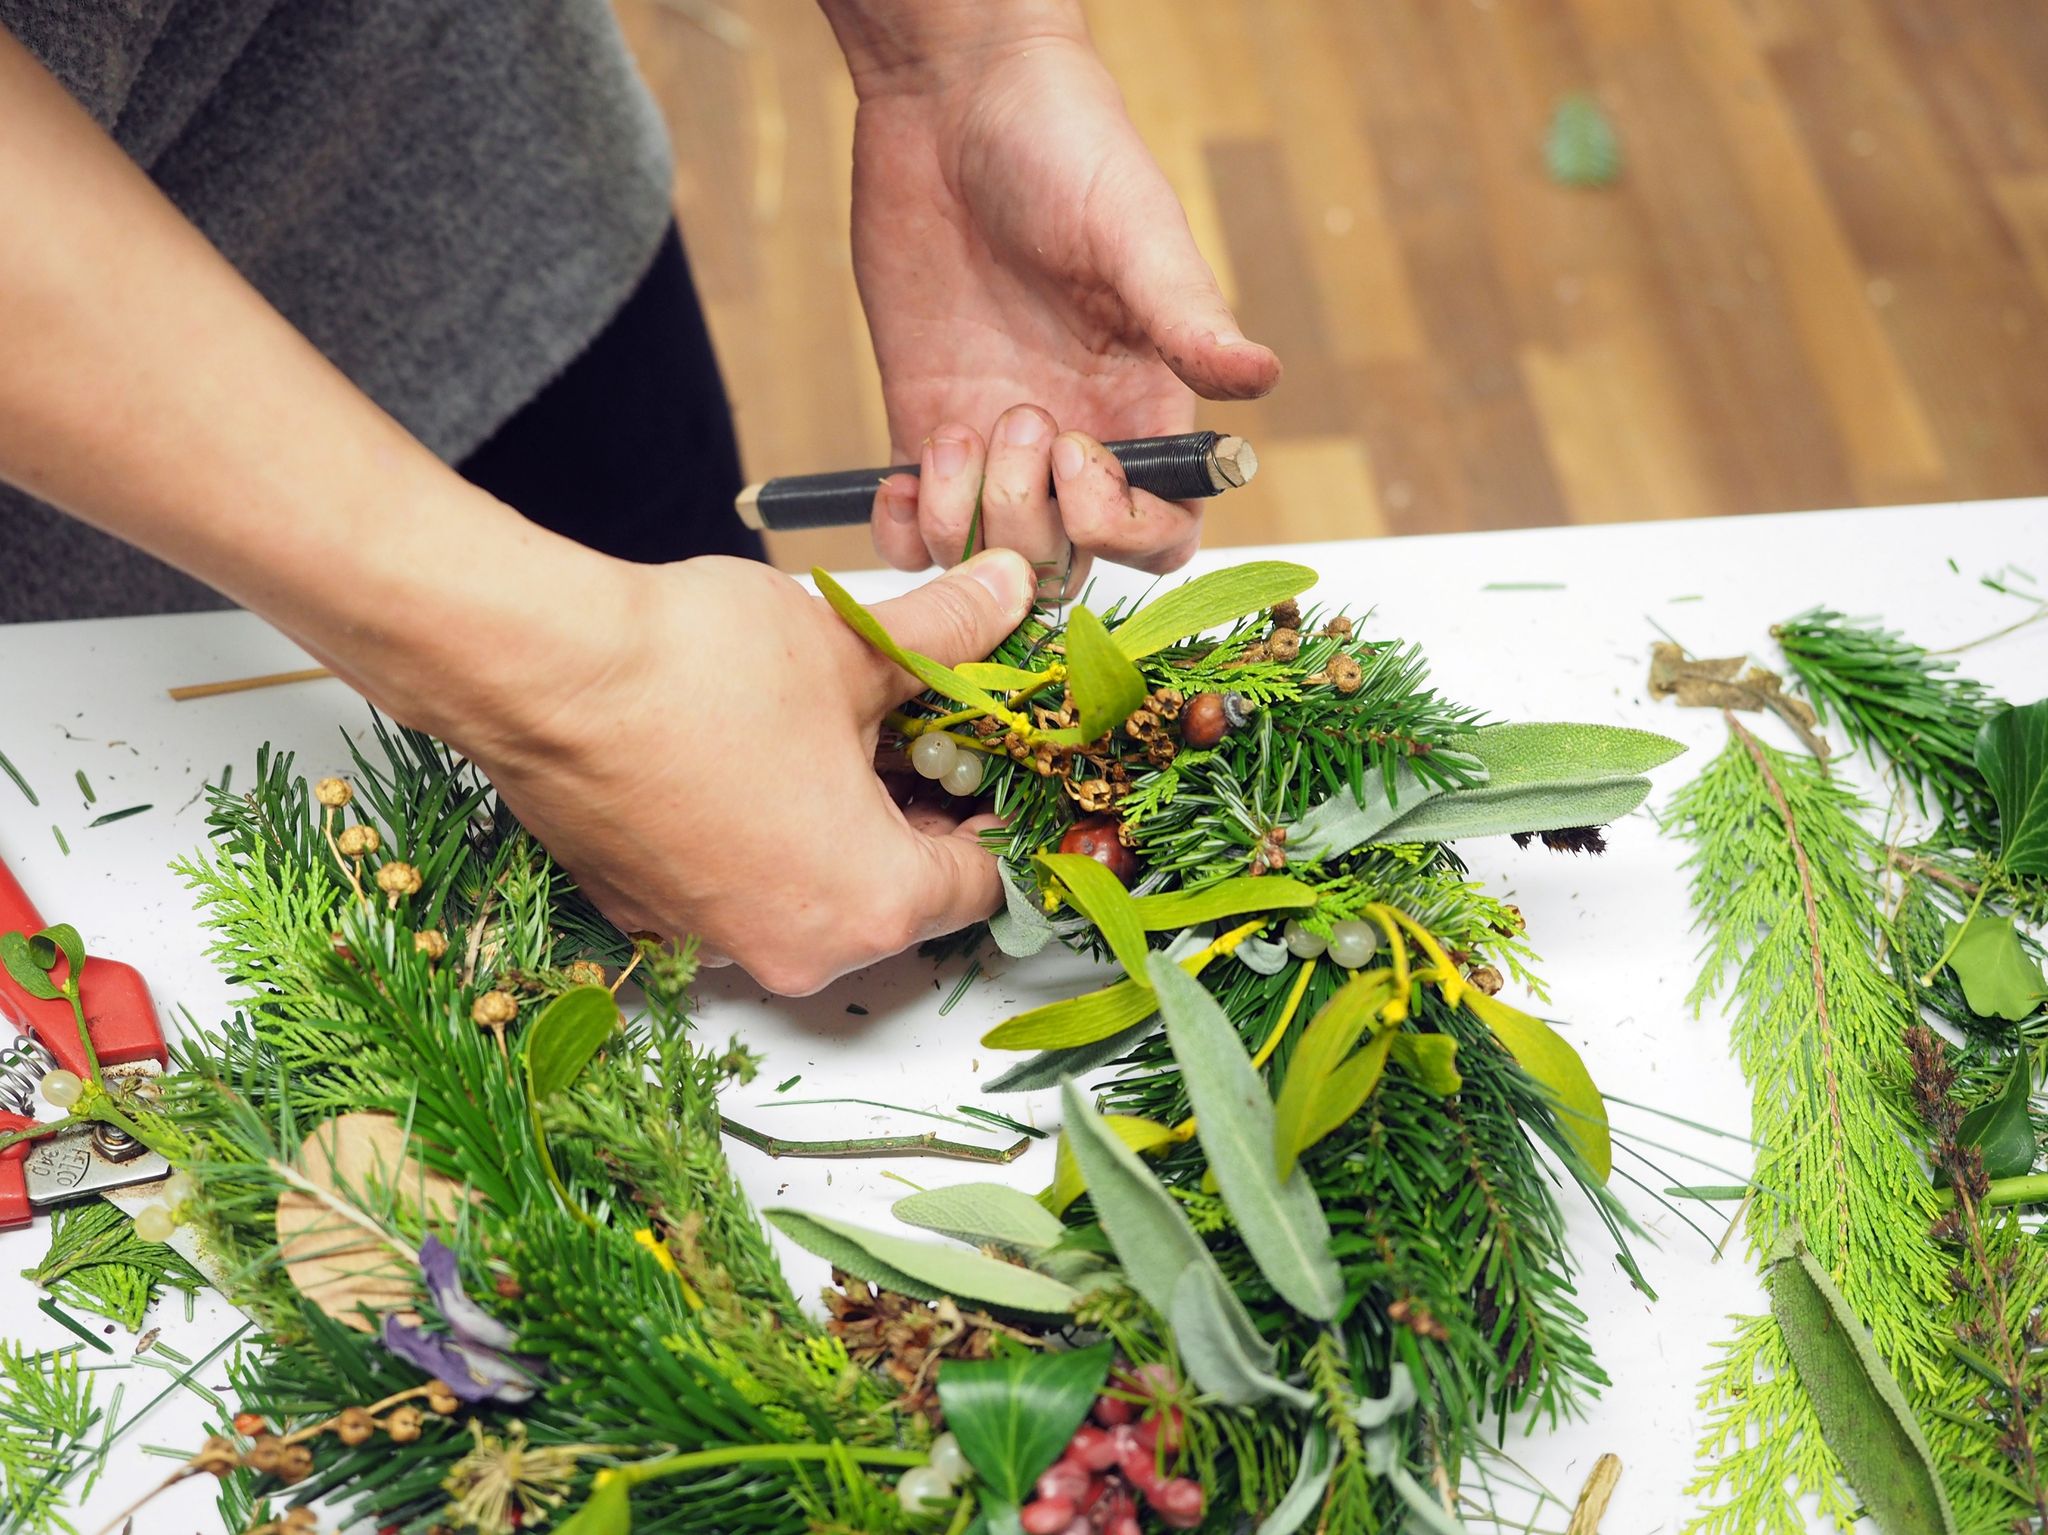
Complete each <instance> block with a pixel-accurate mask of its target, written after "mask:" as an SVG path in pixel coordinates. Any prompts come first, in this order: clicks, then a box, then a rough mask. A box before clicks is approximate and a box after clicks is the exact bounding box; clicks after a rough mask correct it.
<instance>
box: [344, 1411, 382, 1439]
mask: <svg viewBox="0 0 2048 1535" xmlns="http://www.w3.org/2000/svg"><path fill="white" fill-rule="evenodd" d="M376 1432H377V1420H376V1419H375V1418H373V1417H371V1416H370V1415H369V1414H368V1413H367V1412H365V1411H363V1409H362V1408H360V1407H347V1408H343V1409H342V1413H341V1416H340V1417H338V1418H336V1419H335V1420H334V1437H335V1438H337V1439H339V1440H340V1441H341V1442H342V1443H343V1444H346V1445H358V1444H361V1443H363V1442H364V1441H365V1440H366V1439H368V1438H369V1437H370V1436H371V1435H372V1434H374V1433H376Z"/></svg>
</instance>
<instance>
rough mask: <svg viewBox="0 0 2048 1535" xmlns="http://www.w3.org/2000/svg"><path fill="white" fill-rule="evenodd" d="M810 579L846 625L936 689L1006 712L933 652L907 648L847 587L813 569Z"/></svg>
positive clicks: (972, 706)
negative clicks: (919, 651)
mask: <svg viewBox="0 0 2048 1535" xmlns="http://www.w3.org/2000/svg"><path fill="white" fill-rule="evenodd" d="M811 580H813V581H814V582H816V583H817V587H818V591H819V592H820V593H821V594H822V595H823V596H824V598H825V601H826V602H828V603H830V604H831V606H832V611H833V612H835V613H837V614H838V615H839V616H840V617H841V618H843V619H845V620H846V624H847V627H848V628H850V629H852V630H853V632H854V633H855V634H858V635H859V636H860V637H861V638H862V639H864V640H866V641H867V642H868V643H869V644H870V645H872V646H874V647H875V649H876V650H879V651H880V652H881V653H882V654H883V655H885V656H887V657H888V658H889V659H890V660H891V661H894V662H895V663H896V664H897V665H898V666H900V667H902V668H903V669H904V670H905V671H907V672H909V673H910V675H911V676H913V677H915V678H916V679H917V680H918V681H919V682H921V683H923V684H924V685H925V686H926V687H928V688H930V689H931V690H932V691H933V692H934V693H941V694H943V695H945V696H946V697H947V698H950V699H952V700H953V701H954V702H955V703H962V704H965V705H967V706H968V707H969V708H970V709H984V710H986V711H987V712H989V713H990V714H1002V713H1006V712H1008V711H1007V707H1006V706H1005V705H1004V704H1002V703H1001V702H999V701H998V700H997V699H995V698H993V697H991V696H990V695H989V693H988V692H987V691H986V690H985V689H982V688H978V687H976V686H975V685H974V684H973V683H971V682H969V681H968V680H967V679H966V678H965V677H963V676H961V675H960V673H958V672H957V671H955V670H954V669H953V668H952V667H950V666H943V665H941V664H940V663H939V662H937V661H934V660H933V659H932V658H931V657H930V656H921V655H919V654H918V653H917V652H916V651H914V650H905V649H904V648H903V647H902V646H901V645H899V644H897V643H896V641H895V640H894V639H893V638H892V637H891V636H890V634H889V631H888V630H887V629H884V628H883V627H882V624H881V621H880V620H879V619H877V618H876V617H875V615H874V614H872V613H870V612H869V611H868V610H867V609H866V608H864V607H862V606H861V605H860V604H859V603H857V602H855V601H854V600H853V597H852V596H851V595H850V594H849V593H848V592H847V590H846V588H845V587H843V586H841V585H840V584H839V583H838V582H837V581H835V580H833V579H832V578H831V577H830V576H828V575H826V574H825V572H824V571H822V570H817V569H813V570H812V571H811Z"/></svg>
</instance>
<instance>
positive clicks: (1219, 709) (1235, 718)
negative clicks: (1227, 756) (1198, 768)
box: [1180, 693, 1252, 751]
mask: <svg viewBox="0 0 2048 1535" xmlns="http://www.w3.org/2000/svg"><path fill="white" fill-rule="evenodd" d="M1251 719H1252V711H1251V706H1250V705H1248V704H1247V703H1246V702H1245V701H1244V697H1243V695H1242V694H1238V693H1197V694H1196V695H1195V696H1194V697H1193V698H1190V699H1189V700H1188V701H1187V704H1186V705H1185V706H1184V707H1183V708H1182V709H1181V711H1180V738H1181V740H1182V741H1184V742H1186V743H1187V744H1188V745H1189V746H1191V747H1193V748H1195V750H1197V751H1203V750H1206V749H1207V748H1209V747H1211V746H1215V745H1217V744H1219V743H1220V742H1221V741H1222V740H1223V738H1224V737H1225V736H1227V735H1229V734H1230V732H1231V731H1233V730H1239V729H1242V728H1243V727H1244V726H1246V725H1249V724H1250V723H1251Z"/></svg>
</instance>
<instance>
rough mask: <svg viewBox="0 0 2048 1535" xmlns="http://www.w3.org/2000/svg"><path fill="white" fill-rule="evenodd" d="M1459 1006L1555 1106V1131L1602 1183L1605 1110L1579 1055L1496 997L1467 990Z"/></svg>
mask: <svg viewBox="0 0 2048 1535" xmlns="http://www.w3.org/2000/svg"><path fill="white" fill-rule="evenodd" d="M1465 1006H1467V1007H1468V1008H1470V1009H1471V1010H1472V1013H1473V1016H1475V1017H1476V1018H1478V1019H1479V1021H1480V1022H1481V1023H1483V1024H1485V1025H1486V1026H1487V1027H1488V1028H1489V1029H1491V1030H1492V1031H1493V1037H1494V1038H1495V1039H1497V1040H1499V1041H1500V1042H1501V1044H1503V1045H1504V1046H1506V1047H1507V1052H1508V1054H1510V1055H1512V1056H1513V1057H1514V1058H1515V1060H1516V1061H1517V1063H1519V1064H1520V1066H1521V1068H1522V1070H1524V1071H1526V1072H1527V1073H1529V1075H1530V1076H1531V1077H1533V1078H1535V1080H1536V1081H1537V1082H1538V1083H1539V1084H1540V1085H1542V1086H1543V1087H1544V1088H1546V1089H1547V1090H1548V1091H1549V1093H1550V1096H1551V1097H1552V1099H1554V1100H1555V1102H1556V1106H1557V1127H1558V1129H1560V1130H1562V1131H1563V1132H1564V1136H1565V1139H1566V1140H1568V1141H1570V1142H1571V1143H1572V1144H1573V1145H1574V1146H1576V1147H1577V1148H1578V1150H1579V1154H1580V1155H1581V1156H1583V1157H1584V1158H1585V1159H1586V1165H1587V1166H1588V1167H1590V1168H1591V1169H1592V1170H1593V1172H1594V1173H1595V1174H1596V1175H1597V1176H1598V1177H1599V1179H1600V1180H1601V1182H1603V1183H1604V1182H1606V1181H1607V1175H1608V1174H1609V1173H1611V1172H1612V1171H1613V1170H1614V1147H1613V1143H1612V1142H1611V1141H1610V1140H1609V1138H1608V1134H1607V1105H1606V1104H1605V1103H1604V1102H1603V1101H1602V1100H1601V1097H1600V1089H1599V1088H1597V1087H1595V1086H1594V1085H1593V1078H1592V1075H1591V1074H1590V1073H1589V1072H1588V1071H1587V1070H1586V1063H1585V1062H1584V1061H1582V1060H1580V1059H1579V1052H1578V1051H1576V1050H1574V1049H1573V1048H1572V1047H1571V1046H1570V1045H1569V1044H1567V1043H1566V1042H1565V1039H1564V1036H1563V1035H1561V1034H1559V1033H1558V1032H1557V1031H1556V1030H1555V1029H1553V1028H1551V1026H1550V1025H1549V1024H1547V1023H1544V1022H1543V1021H1542V1020H1541V1019H1537V1018H1531V1017H1530V1016H1529V1015H1528V1014H1527V1013H1525V1012H1522V1011H1521V1010H1519V1009H1518V1008H1512V1007H1509V1006H1508V1005H1507V1004H1506V1003H1505V1002H1502V1001H1500V1000H1499V999H1498V998H1495V997H1489V996H1487V995H1486V994H1485V993H1483V992H1479V991H1474V990H1471V989H1470V988H1467V990H1466V992H1465Z"/></svg>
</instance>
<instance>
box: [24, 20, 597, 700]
mask: <svg viewBox="0 0 2048 1535" xmlns="http://www.w3.org/2000/svg"><path fill="white" fill-rule="evenodd" d="M0 207H5V208H6V209H7V210H8V224H9V233H8V236H7V238H6V239H5V240H4V241H0V479H5V480H8V481H10V482H12V483H14V484H16V485H19V486H20V487H22V488H23V489H25V490H27V491H29V492H30V493H32V494H34V495H36V496H39V497H41V498H43V499H44V500H47V501H49V502H51V503H53V504H55V505H57V506H60V507H62V508H64V509H65V510H66V511H68V512H70V513H72V514H73V515H75V516H77V517H80V518H81V519H83V520H85V521H87V522H90V523H92V524H94V525H95V526H97V527H100V528H102V529H104V530H106V531H107V532H110V533H113V534H115V535H117V536H119V537H121V538H123V539H126V540H127V541H129V542H131V543H134V544H137V545H139V546H141V547H142V548H145V549H147V550H149V551H150V552H152V553H154V554H156V555H158V556H159V557H160V558H162V559H165V560H167V561H169V562H170V563H172V564H174V565H177V566H179V567H180V568H182V569H184V570H187V571H189V572H191V573H192V574H193V575H195V576H198V577H199V578H201V579H202V580H205V581H207V582H209V583H211V584H212V585H214V586H216V587H218V588H219V589H220V590H222V591H224V592H226V593H227V594H228V595H229V596H231V597H233V598H235V599H236V600H237V601H239V602H241V603H243V604H244V605H246V606H247V607H249V608H251V609H253V610H255V611H256V612H259V613H261V614H263V615H264V616H265V617H267V618H269V619H271V620H272V621H273V622H275V623H277V624H278V625H279V626H280V627H281V628H284V629H285V630H287V631H288V632H289V633H291V634H292V635H293V636H294V637H295V638H297V639H298V640H300V641H301V642H302V643H303V644H305V645H306V646H307V647H308V648H309V649H311V650H312V651H314V652H315V653H316V654H317V655H318V656H320V657H321V659H323V660H324V661H326V662H327V663H328V664H329V665H331V666H333V667H334V668H335V669H336V670H337V671H338V672H340V673H341V674H342V675H343V676H345V677H347V678H348V679H349V680H350V681H351V682H353V683H355V684H356V685H357V686H358V687H360V688H361V689H362V690H363V691H364V692H365V693H366V694H368V695H369V696H370V697H371V698H372V699H373V700H375V701H376V702H378V703H379V704H381V705H383V706H384V707H386V708H387V709H390V710H392V711H394V712H396V713H398V714H399V715H400V716H401V717H403V718H407V719H409V720H412V721H415V722H419V723H422V724H426V725H429V726H433V727H439V728H447V725H448V723H449V722H450V720H451V718H452V717H453V716H452V715H451V712H450V710H449V709H448V707H447V706H448V704H449V702H450V701H451V700H452V699H454V698H458V697H460V698H462V699H464V700H465V703H466V704H468V705H475V706H476V708H477V712H479V713H480V714H487V713H489V712H490V710H491V709H492V707H493V705H494V703H495V700H493V699H491V698H490V697H489V696H488V695H489V693H490V692H491V690H492V689H493V688H495V687H499V686H502V687H504V688H506V689H507V690H509V689H510V688H511V687H512V686H513V684H512V683H511V682H510V681H509V680H507V681H505V682H503V683H500V682H499V681H498V680H497V678H496V677H494V676H490V675H479V674H478V668H477V667H476V666H475V665H474V664H473V658H474V657H476V656H478V655H491V656H498V657H509V656H516V654H517V647H518V645H519V643H520V636H521V633H522V629H523V628H524V627H526V625H524V624H522V619H526V620H527V622H528V623H530V615H524V614H522V612H521V611H520V608H521V601H520V599H521V597H522V595H523V594H525V593H528V592H531V591H532V590H534V589H535V588H536V585H537V584H538V583H537V579H536V573H538V572H542V571H545V572H547V574H546V576H545V577H544V578H539V579H540V580H544V582H545V585H546V586H547V587H548V588H549V589H552V590H555V591H561V590H562V589H563V586H564V584H565V582H567V581H569V580H570V579H572V577H573V576H574V574H575V572H576V571H577V570H578V569H579V568H581V563H582V561H585V560H589V559H594V558H595V557H591V556H583V555H582V553H581V551H579V550H577V549H576V547H575V546H574V545H570V544H568V543H567V542H566V541H564V540H562V539H559V538H557V537H555V536H554V535H552V534H549V533H546V532H544V531H542V530H540V529H538V528H535V527H534V526H532V525H531V524H529V523H527V522H525V521H524V519H522V518H520V517H519V516H518V515H517V514H516V513H514V512H513V511H512V510H511V509H510V508H507V507H505V506H503V505H501V504H500V503H498V502H496V501H494V500H493V499H491V498H490V497H489V496H486V495H484V494H483V493H482V492H480V491H477V490H475V489H473V488H472V487H470V486H468V485H467V484H466V483H465V482H464V481H463V480H462V479H461V478H460V477H459V476H457V475H456V474H455V473H454V472H453V471H451V470H450V469H448V468H447V467H446V466H445V465H443V464H442V463H441V462H440V461H439V460H438V459H436V458H435V457H434V455H433V454H432V453H430V452H429V451H428V450H427V449H426V448H425V447H424V446H422V445H421V444H420V443H419V442H417V441H416V440H415V439H414V438H412V437H411V436H410V435H409V434H408V433H407V432H406V431H405V430H404V429H403V428H402V427H401V426H399V425H398V423H397V422H395V421H393V420H392V419H391V418H390V417H389V416H387V415H385V414H384V413H383V412H382V411H381V410H379V409H378V408H377V406H376V405H375V404H374V403H373V402H371V401H370V400H369V399H368V398H367V397H366V396H364V395H363V394H362V392H361V391H360V390H358V389H357V388H356V387H355V386H354V385H353V384H351V383H350V382H349V381H348V379H347V378H345V377H344V376H343V375H342V374H341V373H340V372H339V371H338V370H337V369H336V368H334V367H333V365H332V364H330V363H329V362H328V361H327V360H326V359H325V358H324V357H322V356H321V355H320V353H319V351H318V350H317V349H316V348H314V347H313V346H312V345H311V344H310V343H309V342H307V341H306V340H305V338H303V337H302V336H300V335H299V334H298V333H297V332H296V331H295V330H293V329H292V327H291V326H290V325H289V324H288V323H286V321H285V320H284V319H283V318H282V317H281V316H280V315H278V314H277V313H276V311H275V310H273V309H272V308H271V307H270V306H269V305H268V304H267V303H266V302H265V301H264V300H263V298H262V296H261V295H260V294H258V293H257V292H256V291H255V290H254V289H253V288H252V287H250V286H249V284H248V283H247V282H245V281H244V280H243V279H242V278H241V277H240V275H239V274H237V273H236V272H235V271H234V269H233V268H232V267H231V266H230V265H229V264H228V263H227V262H226V261H225V260H224V259H222V257H221V256H220V255H219V253H218V252H216V251H215V250H214V249H213V247H212V246H211V245H209V244H208V243H207V241H206V240H205V238H204V237H203V236H201V235H200V234H199V232H198V231H197V230H195V229H194V228H193V227H192V226H191V225H190V224H189V223H188V222H187V221H186V220H185V219H184V218H183V217H182V216H181V215H180V214H179V213H178V211H177V210H176V208H175V207H173V206H172V205H171V204H170V202H169V201H168V200H167V199H165V198H164V197H163V196H162V195H161V194H160V193H159V192H158V191H157V189H156V188H155V187H154V186H153V185H152V184H151V183H150V182H149V180H148V178H147V177H145V176H144V175H143V174H142V173H141V172H140V171H139V170H138V169H137V168H136V167H135V166H134V165H133V164H132V163H131V162H130V161H129V160H128V159H127V158H126V156H124V155H123V154H122V153H121V152H120V150H119V149H118V148H117V147H116V146H115V145H114V144H113V143H112V142H111V141H110V140H109V139H108V138H107V137H106V135H105V134H103V133H102V132H101V131H100V130H99V129H98V127H97V126H96V125H95V124H94V123H93V122H92V121H91V120H90V119H89V118H88V117H87V116H86V115H85V113H84V112H83V111H81V110H80V109H79V108H78V107H77V106H76V104H75V103H74V102H72V100H71V99H70V97H69V96H68V95H67V94H66V93H65V92H64V90H63V88H62V87H61V86H60V85H58V84H57V83H56V82H55V81H54V80H53V79H51V77H50V76H49V75H48V74H47V73H46V72H45V71H44V70H43V69H42V68H41V67H40V66H39V65H38V64H37V63H36V62H35V60H34V59H33V58H31V57H30V56H29V55H28V54H27V53H26V52H25V51H24V50H22V49H21V48H20V46H19V45H18V44H16V43H15V42H14V40H13V39H12V38H11V37H9V36H8V35H7V34H6V33H5V32H4V31H0ZM77 579H79V580H80V581H90V580H91V579H92V575H91V572H90V571H81V572H79V573H78V574H77ZM498 670H499V671H500V672H501V673H509V671H510V670H511V669H510V668H509V667H501V668H499V669H498Z"/></svg>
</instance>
